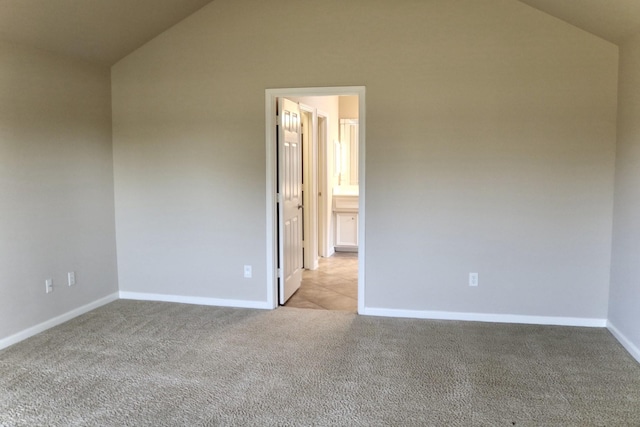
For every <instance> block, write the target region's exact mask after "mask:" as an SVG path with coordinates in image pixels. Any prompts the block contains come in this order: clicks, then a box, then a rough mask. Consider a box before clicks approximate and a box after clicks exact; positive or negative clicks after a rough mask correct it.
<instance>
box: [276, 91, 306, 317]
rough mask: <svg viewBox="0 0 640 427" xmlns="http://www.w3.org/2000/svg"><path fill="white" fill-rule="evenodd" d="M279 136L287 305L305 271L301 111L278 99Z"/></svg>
mask: <svg viewBox="0 0 640 427" xmlns="http://www.w3.org/2000/svg"><path fill="white" fill-rule="evenodd" d="M277 133H278V193H279V196H278V202H279V203H278V213H279V221H278V241H279V244H278V255H279V268H280V271H281V274H280V276H279V302H280V304H284V303H285V302H286V301H287V300H288V299H289V298H290V297H291V295H293V293H294V292H295V291H297V290H298V288H299V287H300V282H301V281H302V270H303V264H302V262H303V261H302V260H303V253H302V208H303V207H302V145H301V142H300V108H299V107H298V104H296V103H295V102H293V101H290V100H288V99H285V98H278V131H277Z"/></svg>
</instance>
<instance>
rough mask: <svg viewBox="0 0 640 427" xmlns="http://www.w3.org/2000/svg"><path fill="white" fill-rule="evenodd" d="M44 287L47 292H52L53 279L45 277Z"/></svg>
mask: <svg viewBox="0 0 640 427" xmlns="http://www.w3.org/2000/svg"><path fill="white" fill-rule="evenodd" d="M44 287H45V288H44V289H45V291H46V292H47V293H50V292H53V280H52V279H47V280H45V281H44Z"/></svg>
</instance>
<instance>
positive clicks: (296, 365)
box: [0, 301, 640, 426]
mask: <svg viewBox="0 0 640 427" xmlns="http://www.w3.org/2000/svg"><path fill="white" fill-rule="evenodd" d="M0 425H2V426H77V425H92V426H200V425H238V426H247V425H252V426H267V425H278V426H289V425H290V426H294V425H295V426H297V425H305V426H311V425H313V426H325V425H326V426H328V425H332V426H383V425H392V426H396V425H404V426H417V425H434V426H513V425H516V426H591V425H593V426H639V425H640V365H638V364H637V363H636V362H635V360H633V359H632V358H631V357H630V356H629V355H628V354H627V353H626V352H625V351H624V349H623V348H622V347H621V346H620V345H619V344H618V343H617V342H616V341H615V339H614V338H613V337H612V336H611V335H610V334H609V333H608V332H607V331H606V330H604V329H587V328H566V327H543V326H521V325H503V324H487V323H470V322H444V321H424V320H408V319H388V318H373V317H364V316H360V317H359V316H356V315H353V314H350V313H342V312H330V311H320V310H303V309H294V308H280V309H277V310H274V311H258V310H244V309H228V308H215V307H202V306H193V305H182V304H171V303H151V302H134V301H116V302H114V303H111V304H109V305H107V306H104V307H102V308H100V309H97V310H95V311H93V312H91V313H88V314H86V315H84V316H81V317H78V318H76V319H74V320H72V321H70V322H67V323H65V324H64V325H61V326H59V327H56V328H53V329H51V330H49V331H47V332H45V333H42V334H40V335H37V336H35V337H33V338H30V339H28V340H26V341H23V342H22V343H19V344H17V345H15V346H13V347H10V348H8V349H6V350H4V351H2V352H0Z"/></svg>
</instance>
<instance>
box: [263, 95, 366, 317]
mask: <svg viewBox="0 0 640 427" xmlns="http://www.w3.org/2000/svg"><path fill="white" fill-rule="evenodd" d="M303 96H357V97H358V104H359V105H358V108H359V117H358V119H359V126H360V127H359V130H358V142H359V147H358V151H359V159H358V160H359V165H358V183H359V184H358V187H359V202H360V205H359V212H358V244H359V246H358V313H362V311H363V310H364V308H365V305H364V303H365V275H364V271H365V248H366V244H365V232H364V229H365V193H366V188H365V182H366V180H365V141H366V140H365V134H366V132H365V131H366V117H365V114H366V109H365V87H364V86H338V87H311V88H283V89H266V90H265V123H266V126H265V141H266V143H265V146H266V159H267V160H266V181H267V182H266V198H267V203H266V209H267V210H266V219H267V224H266V225H267V257H266V262H267V266H266V267H267V268H266V270H267V283H266V284H267V301H266V305H267V306H268V307H269V308H276V307H277V305H278V289H277V283H278V281H277V276H276V275H277V270H278V269H277V265H276V263H277V257H276V256H275V254H276V253H277V251H278V247H277V241H276V238H275V236H276V230H277V224H276V215H275V194H276V173H277V171H276V164H277V163H276V148H275V144H276V138H275V133H276V123H275V119H274V118H275V106H276V99H277V98H280V97H303Z"/></svg>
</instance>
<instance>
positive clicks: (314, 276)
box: [265, 87, 366, 312]
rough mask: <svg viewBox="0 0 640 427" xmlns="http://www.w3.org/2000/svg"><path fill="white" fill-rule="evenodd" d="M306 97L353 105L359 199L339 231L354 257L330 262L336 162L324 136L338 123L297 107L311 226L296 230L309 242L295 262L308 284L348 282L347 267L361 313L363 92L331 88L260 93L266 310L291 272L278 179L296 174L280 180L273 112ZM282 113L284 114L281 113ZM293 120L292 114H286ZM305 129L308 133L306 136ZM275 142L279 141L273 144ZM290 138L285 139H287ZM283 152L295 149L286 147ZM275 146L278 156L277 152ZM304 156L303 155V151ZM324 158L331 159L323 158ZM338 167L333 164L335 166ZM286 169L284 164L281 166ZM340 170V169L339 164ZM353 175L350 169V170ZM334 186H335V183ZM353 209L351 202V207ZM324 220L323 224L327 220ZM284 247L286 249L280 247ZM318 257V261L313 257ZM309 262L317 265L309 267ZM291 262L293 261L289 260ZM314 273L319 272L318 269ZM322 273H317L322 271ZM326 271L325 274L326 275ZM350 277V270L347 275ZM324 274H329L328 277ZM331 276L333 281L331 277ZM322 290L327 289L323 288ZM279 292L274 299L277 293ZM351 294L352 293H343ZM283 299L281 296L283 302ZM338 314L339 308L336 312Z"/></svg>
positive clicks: (331, 142)
mask: <svg viewBox="0 0 640 427" xmlns="http://www.w3.org/2000/svg"><path fill="white" fill-rule="evenodd" d="M309 97H325V98H326V97H345V98H346V97H353V98H355V99H356V100H357V104H356V109H357V110H356V111H357V115H358V122H359V123H358V124H359V126H358V129H359V132H357V133H356V135H357V137H356V139H355V142H352V144H355V149H354V152H355V154H354V158H353V159H351V164H357V165H358V171H357V174H356V173H353V175H354V177H352V178H351V180H352V181H355V182H357V183H359V186H358V187H359V194H357V197H355V198H354V200H355V206H351V209H353V210H354V212H355V214H354V215H351V217H352V218H355V221H354V222H352V223H351V224H349V223H347V222H344V221H345V218H346V217H345V216H344V215H343V218H342V221H343V224H342V226H343V228H345V227H353V228H352V230H353V232H352V234H353V236H352V238H353V239H355V241H356V242H357V243H356V244H357V254H356V253H350V252H339V253H337V255H334V256H333V257H328V256H327V255H332V254H333V250H334V248H335V247H336V245H335V240H336V239H335V232H336V224H335V221H336V219H335V218H336V217H335V212H334V209H335V207H336V206H335V205H336V199H335V198H334V197H333V190H334V187H333V184H334V181H333V180H334V178H337V179H338V180H340V176H339V173H340V168H339V167H338V164H339V162H340V154H341V150H340V144H341V141H339V139H340V138H339V137H336V136H335V133H334V134H333V135H332V133H331V132H329V131H328V123H330V122H333V123H332V125H333V126H335V128H334V129H337V128H338V126H339V122H338V120H339V117H337V115H336V114H327V113H326V112H325V111H322V110H320V109H315V110H314V108H312V107H310V106H308V105H304V104H302V105H301V108H300V110H299V113H298V114H299V115H298V117H300V118H301V120H300V121H301V124H302V127H306V131H304V130H302V129H301V131H300V140H299V141H300V147H303V146H308V147H307V153H304V152H303V156H302V157H303V159H304V162H305V164H306V166H304V169H303V170H302V171H301V174H300V175H301V176H303V177H304V178H303V179H305V184H306V185H305V186H304V188H305V190H306V194H305V195H303V197H302V199H303V200H304V210H306V211H307V212H306V213H305V215H304V217H305V218H306V219H307V221H309V219H310V218H315V219H314V220H311V224H304V225H303V226H302V230H303V233H304V234H305V235H306V236H309V237H313V238H310V239H309V240H311V241H310V242H307V241H306V240H305V247H304V250H305V253H304V255H303V256H301V257H300V258H301V259H304V260H305V261H304V263H305V270H304V273H303V274H305V273H306V276H308V278H309V280H312V281H317V280H318V278H320V277H324V278H327V279H329V278H330V276H331V273H330V271H331V270H332V271H333V273H335V274H338V275H340V274H341V275H342V276H343V277H344V278H347V276H349V273H348V267H346V266H345V265H346V264H349V263H350V264H351V265H353V266H356V267H357V274H353V276H352V277H351V280H352V281H353V284H354V287H355V289H357V311H358V312H362V311H363V310H364V306H365V280H364V266H365V260H366V258H365V255H366V246H365V233H364V226H365V185H364V184H365V179H364V177H365V161H364V159H365V156H364V154H365V150H364V146H365V123H366V122H365V98H364V97H365V89H364V87H334V88H303V89H268V90H267V91H266V96H265V99H266V104H265V111H266V148H267V168H266V169H267V270H268V274H267V297H268V304H269V305H270V306H272V307H274V308H275V307H276V306H277V305H278V303H279V302H280V303H282V299H281V298H279V295H282V291H283V290H284V289H283V287H282V285H283V284H284V277H283V272H284V270H286V271H289V270H291V268H287V265H286V261H285V260H288V259H291V257H290V256H288V255H287V256H283V255H284V249H285V248H284V245H283V242H284V241H283V239H282V229H283V222H282V221H283V213H282V207H283V201H282V194H280V193H279V189H281V188H282V187H281V185H282V178H283V177H285V179H287V178H286V177H290V176H296V173H290V172H286V173H285V174H284V175H282V177H281V173H282V170H281V169H282V166H283V164H284V163H287V162H284V161H283V159H284V157H283V156H282V154H281V153H282V152H284V150H285V148H284V146H282V145H280V143H281V142H282V141H284V140H283V139H282V137H283V134H282V123H283V122H281V120H282V117H280V118H278V116H277V112H278V109H279V108H280V109H282V107H281V106H280V107H278V105H279V100H282V99H284V98H287V99H292V98H293V99H295V98H309ZM283 111H284V110H283ZM290 114H294V113H290ZM309 128H313V129H312V130H309ZM302 135H306V138H307V141H306V142H304V141H303V138H302ZM279 137H280V138H281V141H280V143H279ZM289 137H291V135H289ZM334 138H335V139H334ZM289 144H290V145H289V146H294V145H295V144H291V143H289ZM279 145H280V148H281V150H280V153H279V152H278V148H279ZM303 150H304V149H303ZM328 156H332V157H329V158H328ZM337 163H338V164H337ZM287 164H288V163H287ZM345 164H346V163H345ZM352 169H353V168H352ZM338 182H339V181H338ZM336 192H337V193H340V189H339V188H336ZM351 203H353V201H351ZM327 218H328V219H327ZM286 246H287V247H288V246H290V245H289V244H287V245H286ZM341 249H344V248H341ZM319 255H320V257H318V256H319ZM314 257H315V259H316V260H317V259H318V258H319V259H320V262H319V263H317V264H316V263H315V262H314ZM294 258H295V257H294ZM318 267H319V268H318ZM323 268H324V269H325V271H322V269H323ZM327 268H328V269H329V270H326V269H327ZM351 270H352V271H353V268H352V269H351ZM328 272H329V273H328ZM335 274H334V275H335ZM327 285H328V286H331V284H330V283H328V282H327ZM279 291H280V293H279ZM349 293H353V292H349ZM288 297H289V295H287V298H288ZM337 309H340V307H337Z"/></svg>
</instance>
